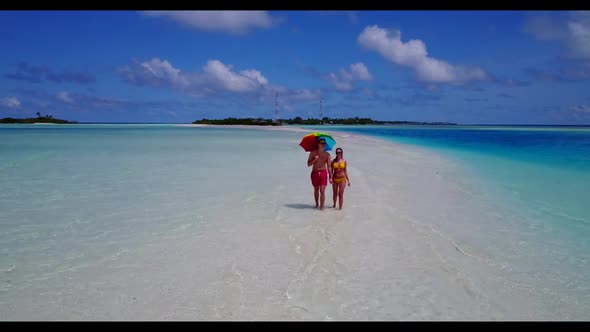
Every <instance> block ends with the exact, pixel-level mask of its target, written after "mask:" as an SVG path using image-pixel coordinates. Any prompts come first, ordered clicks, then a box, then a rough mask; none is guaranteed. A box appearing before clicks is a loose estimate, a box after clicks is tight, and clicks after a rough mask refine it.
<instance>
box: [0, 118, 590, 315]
mask: <svg viewBox="0 0 590 332" xmlns="http://www.w3.org/2000/svg"><path fill="white" fill-rule="evenodd" d="M307 128H317V127H307ZM321 129H322V130H327V131H346V132H351V133H357V134H363V135H370V136H375V137H380V138H382V139H386V140H390V141H392V142H397V143H403V144H410V145H414V146H417V147H422V148H426V149H427V150H431V151H436V152H440V153H441V154H442V155H444V156H447V157H449V158H452V159H453V160H455V161H457V163H458V164H459V165H461V166H463V167H465V168H467V169H468V173H465V174H466V178H465V179H457V182H460V185H461V187H463V188H465V189H466V190H467V191H469V192H471V193H472V194H473V195H475V196H477V200H479V201H483V202H487V203H489V204H488V205H487V208H486V209H485V211H482V214H485V215H482V217H481V218H474V219H473V220H467V221H465V220H458V219H459V218H458V217H461V216H450V217H448V218H445V217H444V216H441V218H439V217H437V216H434V217H433V218H432V219H431V220H430V219H429V220H427V222H431V223H432V224H433V225H434V226H435V227H436V228H437V229H439V230H441V231H442V232H443V233H445V234H447V235H449V236H450V237H452V238H453V239H454V240H456V242H457V243H458V244H459V245H460V246H461V248H463V249H466V250H467V251H469V252H471V253H477V254H481V255H482V256H483V255H485V257H491V259H493V260H496V261H497V262H500V263H501V265H504V264H505V263H506V266H507V267H506V268H503V270H502V273H504V272H506V275H508V276H510V277H511V278H514V280H517V281H518V282H522V283H523V284H524V286H523V287H530V288H534V289H540V291H542V290H543V287H546V289H547V291H545V292H546V293H547V294H548V296H555V297H559V299H560V301H561V300H563V301H564V303H568V305H571V303H578V308H588V307H590V300H589V298H590V287H589V286H590V270H589V263H590V262H589V261H588V259H587V257H589V256H590V241H588V238H590V209H589V207H588V204H587V203H586V202H587V201H588V197H590V159H589V158H590V129H589V128H584V127H581V128H560V127H542V128H539V127H534V128H530V127H475V126H469V127H456V126H452V127H402V126H366V127H364V126H363V127H358V126H348V127H347V126H329V127H328V126H324V127H322V128H321ZM275 135H276V137H277V138H280V139H281V140H284V139H285V136H286V135H291V136H290V137H291V138H290V139H291V141H292V142H293V144H292V146H289V147H285V146H282V145H278V144H272V143H271V144H268V142H269V140H272V138H273V137H274V136H275ZM300 136H301V133H288V132H287V133H286V132H283V131H276V132H275V131H265V132H264V134H263V135H262V134H261V133H260V131H256V130H236V129H224V128H198V129H197V128H186V127H179V126H173V125H106V124H105V125H62V126H51V125H0V188H2V190H1V191H0V211H1V212H0V304H7V303H8V304H9V303H11V299H13V298H14V297H17V296H19V294H23V292H24V291H25V290H29V293H32V294H34V293H35V292H34V290H35V289H36V288H34V287H40V289H43V288H42V287H45V285H46V284H45V283H47V285H49V284H50V283H51V284H50V285H52V286H51V287H49V286H47V288H50V289H51V288H59V287H58V286H59V285H62V284H63V283H64V282H65V281H64V280H67V279H66V277H67V276H68V275H69V273H71V272H72V271H78V270H83V269H84V268H87V267H92V266H93V265H99V264H101V262H104V261H105V260H107V261H109V262H111V261H112V264H111V265H114V266H116V265H117V263H116V262H117V259H118V258H117V257H118V256H119V255H124V254H125V253H128V252H133V251H134V250H137V248H142V247H145V246H150V245H153V244H156V243H160V242H162V240H166V239H169V240H171V241H173V240H174V239H176V238H180V237H182V236H187V234H199V232H202V231H204V230H206V229H208V228H209V229H211V228H219V227H220V226H221V227H222V226H223V223H231V222H235V220H242V219H244V216H243V215H242V214H243V213H244V212H243V210H242V209H240V208H239V207H240V206H241V205H240V204H247V203H244V202H247V201H248V200H249V199H251V197H252V196H253V195H255V192H256V190H255V189H253V188H250V187H249V186H250V185H251V184H252V178H251V177H248V176H244V174H259V173H260V169H261V165H265V164H266V163H267V161H266V160H262V161H261V160H258V159H257V158H252V156H255V155H256V153H258V152H260V151H261V149H264V150H265V153H266V152H268V153H272V154H273V155H276V156H277V157H276V160H277V164H276V165H275V164H273V167H279V168H280V167H285V165H290V164H292V163H297V162H300V157H301V156H302V152H301V149H300V148H299V147H298V146H297V143H298V140H299V139H300ZM342 147H343V148H344V150H345V151H347V150H346V146H342ZM358 153H359V152H358V151H357V154H358ZM360 157H363V156H359V155H356V156H355V155H354V154H351V153H348V154H347V159H349V161H350V162H351V163H354V162H355V159H356V158H360ZM365 157H366V156H365ZM369 157H370V156H369ZM302 165H304V162H302ZM303 168H305V166H303ZM271 173H272V174H267V175H266V176H257V177H256V181H257V183H258V185H259V186H260V187H261V188H273V187H274V186H276V185H277V183H279V182H280V177H281V174H280V172H278V174H277V175H276V176H277V178H273V176H274V175H273V174H274V173H273V172H271ZM306 174H307V173H306ZM400 176H403V174H400ZM220 183H231V184H232V186H234V187H233V188H235V189H234V190H227V188H224V187H221V186H220V185H219V184H220ZM204 188H206V190H204ZM269 196H272V195H269ZM466 197H469V196H466ZM265 202H267V203H265V204H266V205H264V206H263V207H261V208H265V209H273V208H276V207H274V206H273V201H272V199H270V200H268V201H266V200H265ZM391 203H392V205H395V203H396V202H391ZM469 203H470V202H467V204H466V205H469ZM418 205H419V204H418ZM233 206H237V207H238V208H235V209H234V208H228V207H233ZM496 207H497V210H494V209H495V208H496ZM425 210H428V206H425ZM220 211H223V213H220ZM250 213H254V214H253V215H250V216H248V218H246V219H247V220H256V214H255V212H250ZM496 213H497V214H496ZM428 214H429V212H428V211H425V215H428ZM496 215H497V216H498V217H496ZM457 225H462V226H463V227H465V229H461V230H458V229H457V228H458V227H457ZM499 265H500V264H499ZM56 285H57V286H56ZM62 286H63V285H62ZM70 286H71V285H70ZM70 286H68V287H70ZM78 286H79V285H78ZM60 287H61V286H60ZM80 287H82V286H80ZM31 301H32V302H31V303H33V302H35V301H36V300H35V298H33V297H32V298H31ZM583 310H585V309H580V311H583ZM0 313H1V311H0Z"/></svg>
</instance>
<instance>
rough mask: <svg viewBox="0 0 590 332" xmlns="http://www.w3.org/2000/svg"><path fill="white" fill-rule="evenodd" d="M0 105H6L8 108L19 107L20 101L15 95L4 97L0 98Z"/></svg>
mask: <svg viewBox="0 0 590 332" xmlns="http://www.w3.org/2000/svg"><path fill="white" fill-rule="evenodd" d="M0 105H2V106H6V107H8V108H19V107H20V101H19V100H18V99H17V98H16V97H6V98H2V99H0Z"/></svg>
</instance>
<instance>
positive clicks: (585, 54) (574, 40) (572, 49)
mask: <svg viewBox="0 0 590 332" xmlns="http://www.w3.org/2000/svg"><path fill="white" fill-rule="evenodd" d="M524 31H525V32H527V33H530V34H532V35H533V36H534V37H535V38H536V39H538V40H554V41H558V42H561V43H562V44H563V45H564V46H565V47H566V48H567V52H566V56H568V57H570V58H572V59H576V60H583V61H590V11H574V12H569V14H568V15H567V17H565V18H558V17H554V16H549V15H546V14H545V15H534V16H531V17H529V18H528V19H527V21H526V22H525V24H524Z"/></svg>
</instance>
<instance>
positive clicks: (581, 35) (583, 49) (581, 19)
mask: <svg viewBox="0 0 590 332" xmlns="http://www.w3.org/2000/svg"><path fill="white" fill-rule="evenodd" d="M567 28H568V33H569V34H568V38H567V44H568V47H569V50H570V56H572V57H573V58H577V59H582V60H587V61H590V11H589V12H576V13H572V15H571V19H570V20H569V21H568V22H567Z"/></svg>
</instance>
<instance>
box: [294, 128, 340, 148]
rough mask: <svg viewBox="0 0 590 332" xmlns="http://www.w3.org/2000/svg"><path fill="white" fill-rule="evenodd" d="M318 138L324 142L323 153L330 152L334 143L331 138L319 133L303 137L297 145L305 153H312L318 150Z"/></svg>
mask: <svg viewBox="0 0 590 332" xmlns="http://www.w3.org/2000/svg"><path fill="white" fill-rule="evenodd" d="M320 138H322V139H324V140H326V148H325V151H330V150H332V149H333V148H334V145H336V141H335V140H334V139H333V138H332V136H330V135H328V134H325V133H320V132H315V133H311V134H308V135H305V136H303V139H302V140H301V143H299V145H300V146H301V147H302V148H303V149H304V150H305V151H306V152H310V151H314V150H317V149H318V140H319V139H320Z"/></svg>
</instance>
